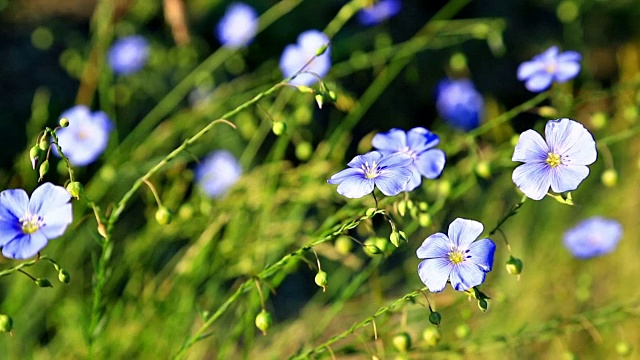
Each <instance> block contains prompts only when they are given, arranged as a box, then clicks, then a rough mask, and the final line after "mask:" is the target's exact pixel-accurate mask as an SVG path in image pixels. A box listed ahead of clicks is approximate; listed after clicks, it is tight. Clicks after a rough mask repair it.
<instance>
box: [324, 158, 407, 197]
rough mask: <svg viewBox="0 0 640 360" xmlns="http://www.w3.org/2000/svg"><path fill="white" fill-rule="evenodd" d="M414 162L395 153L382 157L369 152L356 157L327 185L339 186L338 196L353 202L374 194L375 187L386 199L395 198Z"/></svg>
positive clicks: (403, 186)
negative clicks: (388, 197) (387, 197)
mask: <svg viewBox="0 0 640 360" xmlns="http://www.w3.org/2000/svg"><path fill="white" fill-rule="evenodd" d="M412 162H413V159H412V158H411V157H410V156H409V155H406V154H403V153H396V154H391V155H383V154H382V153H381V152H379V151H371V152H368V153H366V154H364V155H358V156H356V157H354V158H353V160H351V161H350V162H349V163H348V164H347V166H349V169H345V170H342V171H340V172H338V173H337V174H334V175H333V176H331V178H330V179H329V180H327V182H328V183H329V184H334V185H335V184H339V185H338V193H339V194H340V195H342V196H345V197H348V198H351V199H356V198H361V197H363V196H365V195H367V194H369V193H371V192H372V191H373V187H374V185H375V186H377V187H378V189H380V191H381V192H382V193H383V194H385V195H387V196H394V195H398V194H399V193H400V192H402V190H404V188H405V186H407V183H408V182H409V180H410V179H411V176H412V173H411V170H409V168H408V166H409V165H411V163H412Z"/></svg>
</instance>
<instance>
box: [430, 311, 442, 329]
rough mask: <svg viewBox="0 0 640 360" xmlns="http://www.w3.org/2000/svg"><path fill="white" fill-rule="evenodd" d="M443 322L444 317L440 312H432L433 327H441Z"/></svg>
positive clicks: (431, 321)
mask: <svg viewBox="0 0 640 360" xmlns="http://www.w3.org/2000/svg"><path fill="white" fill-rule="evenodd" d="M441 321H442V315H440V313H439V312H437V311H432V312H431V314H429V322H430V323H432V324H433V325H436V326H440V322H441Z"/></svg>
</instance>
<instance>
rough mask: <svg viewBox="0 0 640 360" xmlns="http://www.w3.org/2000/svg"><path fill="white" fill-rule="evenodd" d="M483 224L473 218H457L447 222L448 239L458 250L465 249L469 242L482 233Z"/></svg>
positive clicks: (467, 247)
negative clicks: (449, 222)
mask: <svg viewBox="0 0 640 360" xmlns="http://www.w3.org/2000/svg"><path fill="white" fill-rule="evenodd" d="M483 230H484V226H483V225H482V223H480V222H478V221H475V220H468V219H461V218H457V219H455V220H453V222H451V224H449V232H448V234H449V240H451V242H452V243H453V245H454V246H455V247H457V248H458V249H459V250H462V251H464V250H467V249H469V246H470V245H471V243H472V242H473V241H474V240H475V239H477V238H478V236H480V234H482V231H483Z"/></svg>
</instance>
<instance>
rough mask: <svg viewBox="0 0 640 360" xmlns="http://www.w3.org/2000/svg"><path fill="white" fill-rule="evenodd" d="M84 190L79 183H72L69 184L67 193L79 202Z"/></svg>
mask: <svg viewBox="0 0 640 360" xmlns="http://www.w3.org/2000/svg"><path fill="white" fill-rule="evenodd" d="M83 190H84V189H83V187H82V184H81V183H80V182H78V181H72V182H70V183H69V184H67V191H68V192H69V194H71V196H73V197H74V198H76V199H77V200H80V195H81V194H82V191H83Z"/></svg>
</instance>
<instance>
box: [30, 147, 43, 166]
mask: <svg viewBox="0 0 640 360" xmlns="http://www.w3.org/2000/svg"><path fill="white" fill-rule="evenodd" d="M41 154H42V150H40V147H39V146H38V145H34V146H33V147H32V148H31V150H29V160H31V168H32V169H33V170H35V169H36V165H37V164H38V159H39V158H40V155H41Z"/></svg>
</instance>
